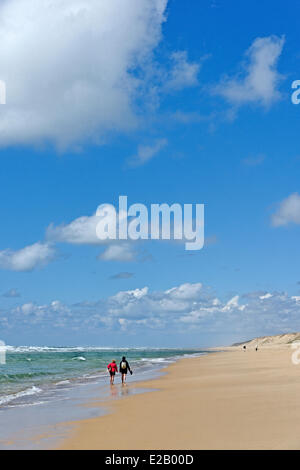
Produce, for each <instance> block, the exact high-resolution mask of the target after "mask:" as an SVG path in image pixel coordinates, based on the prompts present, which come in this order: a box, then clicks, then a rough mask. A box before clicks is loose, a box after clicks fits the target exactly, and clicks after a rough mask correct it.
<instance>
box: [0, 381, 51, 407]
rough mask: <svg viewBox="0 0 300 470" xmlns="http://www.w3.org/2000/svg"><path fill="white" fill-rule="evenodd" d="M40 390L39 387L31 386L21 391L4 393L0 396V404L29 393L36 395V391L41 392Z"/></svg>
mask: <svg viewBox="0 0 300 470" xmlns="http://www.w3.org/2000/svg"><path fill="white" fill-rule="evenodd" d="M41 392H42V390H41V389H40V388H38V387H35V386H33V387H30V388H27V389H26V390H22V391H21V392H18V393H13V394H11V395H4V396H3V397H1V398H0V406H1V405H5V404H7V403H10V402H11V401H13V400H17V399H18V398H22V397H27V396H30V395H37V394H38V393H41Z"/></svg>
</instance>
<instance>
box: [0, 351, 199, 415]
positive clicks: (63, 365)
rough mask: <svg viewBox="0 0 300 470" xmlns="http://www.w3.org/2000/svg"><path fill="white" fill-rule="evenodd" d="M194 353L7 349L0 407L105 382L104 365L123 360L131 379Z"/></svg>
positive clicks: (1, 373)
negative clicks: (129, 371) (128, 366)
mask: <svg viewBox="0 0 300 470" xmlns="http://www.w3.org/2000/svg"><path fill="white" fill-rule="evenodd" d="M205 353H206V351H204V350H196V349H108V348H106V349H103V348H84V347H77V348H66V347H61V348H51V347H11V346H8V347H7V354H6V364H5V365H0V407H1V408H2V409H3V408H5V407H15V406H20V405H22V406H24V405H26V404H28V405H31V404H34V403H37V402H39V403H41V402H45V401H49V400H51V399H52V398H53V397H54V396H55V392H56V391H57V390H61V389H62V388H64V387H68V388H70V387H75V386H76V385H79V384H82V383H88V382H93V381H94V382H96V383H104V382H105V381H107V378H108V374H107V369H106V367H107V364H108V363H109V362H111V360H112V359H115V360H116V361H117V363H119V362H120V360H121V358H122V356H123V355H124V356H126V358H127V360H128V361H129V363H130V365H131V368H132V369H133V373H134V374H133V378H135V377H137V378H138V377H141V376H142V375H143V374H144V373H145V372H149V371H151V370H153V371H155V370H159V369H161V368H162V367H164V366H166V365H168V364H170V363H172V362H174V361H176V360H177V359H179V358H181V357H189V356H194V355H200V354H205Z"/></svg>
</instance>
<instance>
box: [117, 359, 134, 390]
mask: <svg viewBox="0 0 300 470" xmlns="http://www.w3.org/2000/svg"><path fill="white" fill-rule="evenodd" d="M128 371H129V372H130V374H131V375H132V370H131V369H130V365H129V364H128V362H127V361H126V357H125V356H123V357H122V361H121V362H120V373H121V374H122V384H124V383H125V382H126V375H127V372H128Z"/></svg>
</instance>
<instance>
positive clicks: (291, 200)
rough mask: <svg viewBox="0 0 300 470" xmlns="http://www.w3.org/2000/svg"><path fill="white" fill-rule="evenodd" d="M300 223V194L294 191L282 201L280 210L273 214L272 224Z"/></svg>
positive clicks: (276, 225) (277, 225) (275, 225)
mask: <svg viewBox="0 0 300 470" xmlns="http://www.w3.org/2000/svg"><path fill="white" fill-rule="evenodd" d="M288 224H298V225H299V224H300V195H299V194H298V193H293V194H291V195H290V196H288V197H287V198H286V199H283V201H281V203H280V205H279V208H278V210H277V211H276V212H275V214H273V215H272V225H273V226H274V227H279V226H281V225H288Z"/></svg>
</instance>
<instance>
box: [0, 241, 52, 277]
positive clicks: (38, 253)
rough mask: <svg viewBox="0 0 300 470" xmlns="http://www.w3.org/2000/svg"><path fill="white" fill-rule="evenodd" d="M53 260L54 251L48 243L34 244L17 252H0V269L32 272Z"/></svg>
mask: <svg viewBox="0 0 300 470" xmlns="http://www.w3.org/2000/svg"><path fill="white" fill-rule="evenodd" d="M54 258H55V249H54V248H53V246H52V245H51V244H48V243H40V242H37V243H34V244H33V245H29V246H26V247H25V248H22V249H21V250H18V251H12V250H3V251H0V268H1V269H8V270H10V271H32V270H33V269H36V268H39V267H41V266H43V265H45V264H48V263H49V262H50V261H52V260H53V259H54Z"/></svg>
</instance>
